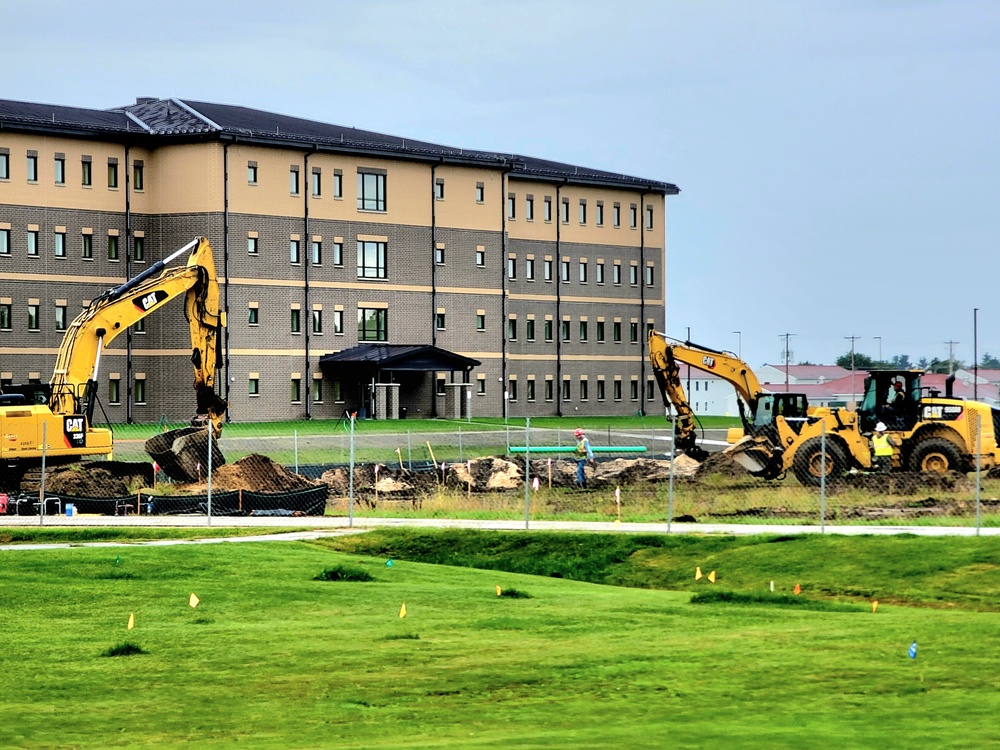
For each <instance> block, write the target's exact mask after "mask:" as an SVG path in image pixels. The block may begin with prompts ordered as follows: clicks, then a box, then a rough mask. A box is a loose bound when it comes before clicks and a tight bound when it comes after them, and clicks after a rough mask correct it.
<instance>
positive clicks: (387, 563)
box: [385, 560, 392, 568]
mask: <svg viewBox="0 0 1000 750" xmlns="http://www.w3.org/2000/svg"><path fill="white" fill-rule="evenodd" d="M385 567H387V568H391V567H392V560H386V561H385Z"/></svg>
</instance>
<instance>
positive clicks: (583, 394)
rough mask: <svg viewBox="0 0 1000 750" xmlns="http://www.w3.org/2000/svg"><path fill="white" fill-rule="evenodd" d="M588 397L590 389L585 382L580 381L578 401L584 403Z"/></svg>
mask: <svg viewBox="0 0 1000 750" xmlns="http://www.w3.org/2000/svg"><path fill="white" fill-rule="evenodd" d="M589 397H590V387H589V383H588V381H586V380H583V379H581V380H580V400H581V401H586V400H587V399H588V398H589Z"/></svg>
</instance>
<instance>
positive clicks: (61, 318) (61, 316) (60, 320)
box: [56, 305, 66, 331]
mask: <svg viewBox="0 0 1000 750" xmlns="http://www.w3.org/2000/svg"><path fill="white" fill-rule="evenodd" d="M56 330H57V331H65V330H66V305H56Z"/></svg>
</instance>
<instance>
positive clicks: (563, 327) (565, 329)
mask: <svg viewBox="0 0 1000 750" xmlns="http://www.w3.org/2000/svg"><path fill="white" fill-rule="evenodd" d="M560 329H561V333H562V340H563V341H569V321H568V320H564V321H562V325H561V326H560Z"/></svg>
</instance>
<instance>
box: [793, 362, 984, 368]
mask: <svg viewBox="0 0 1000 750" xmlns="http://www.w3.org/2000/svg"><path fill="white" fill-rule="evenodd" d="M799 364H800V365H815V364H816V363H815V362H810V361H809V360H806V361H805V362H799ZM985 366H986V365H983V367H985ZM997 367H998V368H1000V365H997Z"/></svg>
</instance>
